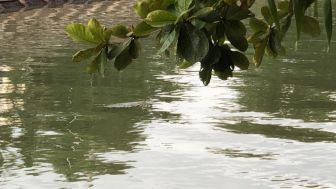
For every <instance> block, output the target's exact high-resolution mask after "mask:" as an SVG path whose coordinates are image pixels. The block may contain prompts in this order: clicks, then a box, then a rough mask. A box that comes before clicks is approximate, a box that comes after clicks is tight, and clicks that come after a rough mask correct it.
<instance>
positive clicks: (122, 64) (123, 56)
mask: <svg viewBox="0 0 336 189" xmlns="http://www.w3.org/2000/svg"><path fill="white" fill-rule="evenodd" d="M129 49H130V47H129V46H127V47H126V48H125V49H124V50H123V51H122V52H121V53H120V54H119V55H118V56H117V57H116V58H115V60H114V67H115V68H116V69H117V70H118V71H120V70H123V69H125V68H126V67H127V66H128V65H130V64H131V63H132V59H133V58H132V55H131V54H130V51H129Z"/></svg>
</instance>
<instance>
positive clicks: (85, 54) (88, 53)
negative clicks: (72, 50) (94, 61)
mask: <svg viewBox="0 0 336 189" xmlns="http://www.w3.org/2000/svg"><path fill="white" fill-rule="evenodd" d="M103 47H104V46H103V45H98V46H97V47H95V48H89V49H84V50H80V51H78V52H77V53H76V54H74V55H73V56H72V61H73V62H74V63H80V62H81V61H84V60H87V59H89V58H91V57H92V56H94V55H96V54H97V53H99V52H100V51H101V50H102V48H103Z"/></svg>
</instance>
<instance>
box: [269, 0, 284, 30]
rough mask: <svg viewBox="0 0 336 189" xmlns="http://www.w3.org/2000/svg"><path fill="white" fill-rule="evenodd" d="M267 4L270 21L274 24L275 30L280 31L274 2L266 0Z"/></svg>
mask: <svg viewBox="0 0 336 189" xmlns="http://www.w3.org/2000/svg"><path fill="white" fill-rule="evenodd" d="M267 2H268V7H269V10H270V13H271V17H272V20H273V21H274V22H275V26H276V28H277V29H278V30H279V31H280V30H281V27H280V21H279V17H278V11H277V7H276V3H275V0H267Z"/></svg>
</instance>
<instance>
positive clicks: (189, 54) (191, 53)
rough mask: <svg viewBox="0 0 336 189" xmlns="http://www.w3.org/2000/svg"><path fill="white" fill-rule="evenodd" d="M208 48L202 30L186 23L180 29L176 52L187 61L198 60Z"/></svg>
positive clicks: (204, 54)
mask: <svg viewBox="0 0 336 189" xmlns="http://www.w3.org/2000/svg"><path fill="white" fill-rule="evenodd" d="M208 50H209V41H208V38H207V37H206V35H205V34H204V32H202V31H200V30H198V29H196V28H195V27H194V26H193V25H191V24H188V25H186V26H183V27H182V28H181V30H180V35H179V38H178V43H177V54H178V55H179V56H180V57H181V58H184V59H186V60H187V61H188V62H199V61H200V60H201V59H203V58H204V57H205V56H206V54H207V53H208Z"/></svg>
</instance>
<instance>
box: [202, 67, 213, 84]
mask: <svg viewBox="0 0 336 189" xmlns="http://www.w3.org/2000/svg"><path fill="white" fill-rule="evenodd" d="M212 68H213V66H201V70H200V71H199V77H200V80H201V81H202V82H203V84H204V85H205V86H208V85H209V83H210V81H211V76H212Z"/></svg>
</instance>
